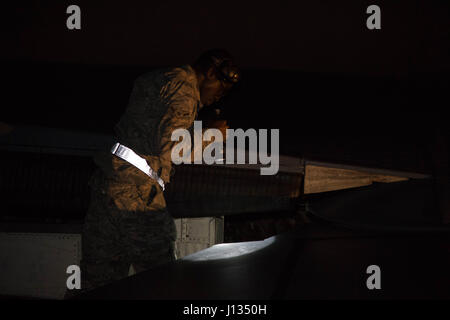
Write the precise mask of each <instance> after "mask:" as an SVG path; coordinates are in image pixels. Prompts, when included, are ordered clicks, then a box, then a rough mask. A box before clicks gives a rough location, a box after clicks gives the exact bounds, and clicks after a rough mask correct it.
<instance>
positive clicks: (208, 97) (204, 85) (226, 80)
mask: <svg viewBox="0 0 450 320" xmlns="http://www.w3.org/2000/svg"><path fill="white" fill-rule="evenodd" d="M193 68H194V70H195V72H196V74H197V78H198V83H199V89H200V100H201V102H202V104H203V105H205V106H207V105H211V104H213V103H214V102H216V101H218V100H219V99H221V98H222V97H223V96H224V95H226V94H227V92H228V91H229V90H230V89H231V88H232V86H233V84H235V83H237V82H238V81H239V69H238V68H237V67H236V66H235V65H234V63H233V58H232V57H231V55H230V54H229V53H228V52H227V51H226V50H223V49H214V50H209V51H206V52H205V53H203V54H202V55H201V56H200V57H199V58H198V59H197V61H195V62H194V64H193Z"/></svg>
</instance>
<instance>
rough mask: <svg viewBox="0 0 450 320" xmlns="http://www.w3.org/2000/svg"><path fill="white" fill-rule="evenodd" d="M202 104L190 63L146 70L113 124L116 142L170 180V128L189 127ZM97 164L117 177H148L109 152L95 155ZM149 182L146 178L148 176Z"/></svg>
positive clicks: (138, 181) (140, 179)
mask: <svg viewBox="0 0 450 320" xmlns="http://www.w3.org/2000/svg"><path fill="white" fill-rule="evenodd" d="M201 107H202V104H201V101H200V92H199V88H198V82H197V76H196V74H195V71H194V70H193V68H192V67H191V66H189V65H185V66H181V67H177V68H171V69H161V70H156V71H153V72H149V73H146V74H144V75H142V76H140V77H139V78H137V79H136V81H135V82H134V87H133V90H132V93H131V97H130V99H129V103H128V106H127V108H126V111H125V113H124V114H123V116H122V117H121V119H120V121H119V122H118V123H117V125H116V126H115V133H116V138H117V140H118V142H120V143H122V144H124V145H125V146H127V147H129V148H131V149H133V150H134V151H135V152H136V153H138V154H139V155H140V156H142V157H144V158H145V159H146V160H147V162H148V163H149V165H150V166H151V167H152V168H153V169H154V170H156V171H157V172H159V174H160V177H161V178H162V179H163V180H164V181H165V182H166V183H167V182H170V175H171V174H170V173H171V169H172V159H171V151H172V147H173V146H174V144H175V143H177V142H176V141H171V135H172V132H173V131H174V130H175V129H178V128H184V129H190V130H192V128H191V127H192V125H193V122H194V120H195V118H196V117H197V114H198V111H199V109H200V108H201ZM96 162H97V164H99V165H100V167H101V168H102V169H103V170H104V171H105V172H106V173H107V176H110V175H112V176H113V177H114V176H115V177H117V176H118V175H121V176H123V177H124V178H126V179H129V178H130V174H131V175H132V176H134V177H135V178H136V179H134V180H135V181H134V182H135V183H137V184H139V183H141V182H142V183H145V181H144V180H142V177H144V178H145V180H147V179H148V178H147V177H146V176H145V175H144V174H143V173H142V172H139V170H138V169H136V168H134V167H133V166H130V165H129V164H127V163H126V162H124V161H123V160H121V159H118V158H117V157H112V155H106V154H103V155H102V156H98V157H97V158H96ZM147 182H148V180H147Z"/></svg>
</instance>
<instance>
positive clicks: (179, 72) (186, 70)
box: [137, 65, 196, 82]
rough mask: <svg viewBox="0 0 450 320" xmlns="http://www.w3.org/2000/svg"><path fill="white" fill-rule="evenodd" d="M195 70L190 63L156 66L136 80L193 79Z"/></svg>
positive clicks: (188, 80)
mask: <svg viewBox="0 0 450 320" xmlns="http://www.w3.org/2000/svg"><path fill="white" fill-rule="evenodd" d="M195 79H196V78H195V72H194V70H193V69H192V67H191V66H190V65H182V66H178V67H166V68H158V69H155V70H152V71H150V72H147V73H144V74H142V75H141V76H139V77H138V78H137V81H144V82H147V81H152V80H153V81H154V80H156V81H158V82H166V81H187V82H190V81H194V80H195Z"/></svg>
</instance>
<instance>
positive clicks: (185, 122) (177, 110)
mask: <svg viewBox="0 0 450 320" xmlns="http://www.w3.org/2000/svg"><path fill="white" fill-rule="evenodd" d="M161 96H162V98H163V100H164V101H165V103H166V105H167V112H166V113H165V114H164V116H163V117H162V119H161V121H160V123H159V126H158V140H159V141H160V153H159V158H160V162H161V168H162V171H161V178H162V179H163V180H164V182H166V183H168V182H170V171H171V169H172V158H171V154H172V148H173V147H174V145H175V144H176V143H177V141H172V140H171V137H172V132H173V131H174V130H176V129H188V128H189V127H191V126H192V124H193V122H194V120H195V116H196V108H197V103H198V100H197V99H196V97H195V88H194V87H193V86H192V84H191V83H189V82H186V81H171V82H169V83H168V84H167V85H166V86H164V88H163V89H162V90H161Z"/></svg>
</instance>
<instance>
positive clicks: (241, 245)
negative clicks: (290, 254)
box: [183, 236, 275, 261]
mask: <svg viewBox="0 0 450 320" xmlns="http://www.w3.org/2000/svg"><path fill="white" fill-rule="evenodd" d="M274 242H275V236H273V237H270V238H267V239H265V240H262V241H248V242H236V243H221V244H216V245H214V246H212V247H210V248H208V249H205V250H202V251H199V252H196V253H193V254H190V255H188V256H186V257H184V258H183V260H186V261H206V260H208V261H210V260H220V259H230V258H236V257H240V256H243V255H246V254H250V253H253V252H256V251H259V250H262V249H264V248H267V247H268V246H270V245H271V244H273V243H274Z"/></svg>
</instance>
